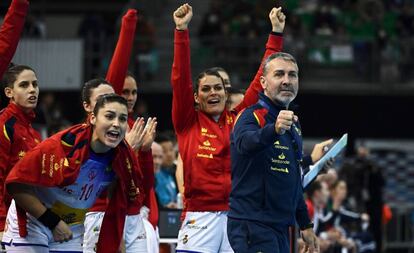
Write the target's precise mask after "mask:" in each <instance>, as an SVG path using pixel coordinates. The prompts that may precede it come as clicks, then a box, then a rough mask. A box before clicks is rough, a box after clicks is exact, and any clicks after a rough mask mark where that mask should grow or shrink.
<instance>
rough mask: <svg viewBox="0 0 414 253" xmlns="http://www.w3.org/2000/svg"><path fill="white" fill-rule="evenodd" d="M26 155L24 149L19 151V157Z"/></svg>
mask: <svg viewBox="0 0 414 253" xmlns="http://www.w3.org/2000/svg"><path fill="white" fill-rule="evenodd" d="M25 155H26V152H24V151H23V150H21V151H19V154H18V156H19V159H22V158H23V157H24V156H25Z"/></svg>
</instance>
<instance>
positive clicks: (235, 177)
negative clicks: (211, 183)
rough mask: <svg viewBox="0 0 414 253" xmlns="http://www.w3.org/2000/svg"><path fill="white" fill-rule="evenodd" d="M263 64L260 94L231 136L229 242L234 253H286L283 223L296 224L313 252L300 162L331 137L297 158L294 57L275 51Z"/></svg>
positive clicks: (314, 242) (315, 157) (317, 155)
mask: <svg viewBox="0 0 414 253" xmlns="http://www.w3.org/2000/svg"><path fill="white" fill-rule="evenodd" d="M264 64H265V65H264V70H263V76H262V77H261V80H260V81H261V84H262V86H263V89H264V94H263V93H261V94H260V97H259V102H258V103H257V104H256V105H253V106H251V107H249V108H247V109H246V110H244V111H243V112H241V114H240V115H239V117H238V118H237V119H236V124H235V126H234V132H233V134H232V136H231V160H232V191H231V193H230V212H229V214H228V217H229V220H228V228H227V231H228V236H229V240H230V244H231V246H232V248H233V250H234V251H235V252H237V253H244V252H254V253H256V252H263V253H267V252H269V253H273V252H280V253H285V252H289V234H288V226H289V225H294V224H295V222H297V223H298V225H299V227H300V229H301V231H302V238H303V239H304V242H305V244H306V246H307V247H309V249H310V250H311V252H312V251H318V248H319V246H318V242H317V238H316V236H315V234H314V233H313V231H312V227H313V224H312V223H311V221H310V219H309V217H308V212H307V208H306V204H305V201H304V199H303V191H302V183H301V166H302V165H304V166H306V165H309V164H311V163H312V162H316V161H317V160H319V159H320V158H321V157H322V155H323V146H324V145H326V144H328V143H330V141H328V142H324V143H322V144H317V145H315V148H314V150H313V151H312V154H311V155H310V156H307V157H302V134H301V130H300V126H299V123H298V117H297V116H296V115H294V113H293V111H290V110H288V109H287V108H288V106H289V103H290V102H291V101H292V100H293V99H294V98H295V97H296V94H297V92H298V66H297V64H296V61H295V59H294V58H293V57H292V56H291V55H289V54H286V53H275V54H273V55H271V56H269V58H268V59H267V60H266V62H265V63H264Z"/></svg>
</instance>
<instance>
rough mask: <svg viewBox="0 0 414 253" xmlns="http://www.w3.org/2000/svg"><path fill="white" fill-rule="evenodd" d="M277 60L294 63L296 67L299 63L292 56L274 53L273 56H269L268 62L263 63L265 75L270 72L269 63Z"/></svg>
mask: <svg viewBox="0 0 414 253" xmlns="http://www.w3.org/2000/svg"><path fill="white" fill-rule="evenodd" d="M277 58H281V59H283V60H285V61H290V62H293V63H294V64H295V65H296V66H298V63H297V62H296V59H295V57H293V56H292V55H291V54H288V53H284V52H278V53H273V54H271V55H269V57H267V58H266V60H265V61H264V63H263V75H266V74H267V72H268V71H269V63H270V62H271V61H272V60H274V59H277ZM298 69H299V67H298Z"/></svg>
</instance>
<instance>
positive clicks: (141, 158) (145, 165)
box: [138, 150, 155, 196]
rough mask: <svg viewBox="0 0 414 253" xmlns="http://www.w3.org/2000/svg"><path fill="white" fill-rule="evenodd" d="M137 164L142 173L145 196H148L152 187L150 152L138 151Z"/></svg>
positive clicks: (153, 179)
mask: <svg viewBox="0 0 414 253" xmlns="http://www.w3.org/2000/svg"><path fill="white" fill-rule="evenodd" d="M138 163H139V167H140V168H141V171H142V177H143V180H142V183H143V187H144V192H145V195H146V196H147V195H149V192H150V191H151V189H152V188H153V187H154V184H155V178H154V161H153V159H152V151H151V150H149V151H139V153H138Z"/></svg>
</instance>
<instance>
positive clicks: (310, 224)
mask: <svg viewBox="0 0 414 253" xmlns="http://www.w3.org/2000/svg"><path fill="white" fill-rule="evenodd" d="M308 228H313V222H311V223H309V224H308V225H306V226H303V227H301V228H300V230H302V231H303V230H306V229H308Z"/></svg>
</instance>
